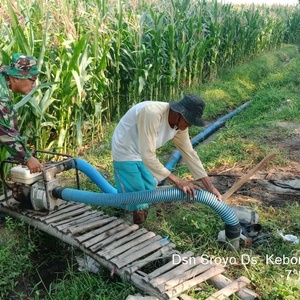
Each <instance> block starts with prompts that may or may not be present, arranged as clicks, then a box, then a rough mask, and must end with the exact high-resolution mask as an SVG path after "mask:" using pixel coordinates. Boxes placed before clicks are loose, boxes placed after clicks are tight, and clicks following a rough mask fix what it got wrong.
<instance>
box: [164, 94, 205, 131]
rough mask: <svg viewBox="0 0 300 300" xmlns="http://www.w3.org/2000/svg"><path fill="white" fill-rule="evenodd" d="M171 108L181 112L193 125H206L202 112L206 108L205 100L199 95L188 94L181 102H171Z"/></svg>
mask: <svg viewBox="0 0 300 300" xmlns="http://www.w3.org/2000/svg"><path fill="white" fill-rule="evenodd" d="M169 105H170V108H171V109H172V110H173V111H175V112H178V113H180V114H181V115H182V116H183V117H184V119H185V120H186V121H187V122H188V123H189V124H191V125H195V126H204V125H205V123H204V121H203V120H202V114H203V111H204V108H205V103H204V101H203V100H202V99H201V98H200V97H199V96H197V95H194V94H188V95H186V96H185V97H184V98H182V99H181V100H180V101H179V102H173V101H172V102H170V103H169Z"/></svg>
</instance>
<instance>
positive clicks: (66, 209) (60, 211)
mask: <svg viewBox="0 0 300 300" xmlns="http://www.w3.org/2000/svg"><path fill="white" fill-rule="evenodd" d="M82 207H88V206H87V205H85V204H83V203H79V204H73V203H70V204H68V205H66V206H63V207H60V208H59V209H58V210H55V211H49V214H48V215H47V216H45V217H42V218H39V220H40V221H45V220H47V219H51V218H53V217H56V216H60V215H64V214H66V213H69V212H70V211H74V210H77V209H79V208H82ZM89 209H90V207H89ZM45 223H47V222H45ZM48 223H49V222H48Z"/></svg>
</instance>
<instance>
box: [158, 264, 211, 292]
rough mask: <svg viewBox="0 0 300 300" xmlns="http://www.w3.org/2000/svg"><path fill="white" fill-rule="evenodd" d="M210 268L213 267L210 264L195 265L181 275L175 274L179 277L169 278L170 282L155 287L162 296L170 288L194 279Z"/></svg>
mask: <svg viewBox="0 0 300 300" xmlns="http://www.w3.org/2000/svg"><path fill="white" fill-rule="evenodd" d="M212 267H213V265H210V264H201V265H197V266H196V267H194V268H193V269H189V270H187V271H185V272H183V273H177V274H179V275H177V276H176V275H175V277H174V278H171V279H170V280H168V281H165V282H163V283H161V284H160V285H158V286H157V288H158V289H159V290H160V291H161V293H162V294H163V293H165V292H166V291H167V290H170V289H171V288H173V287H174V286H177V285H179V284H181V283H183V282H185V281H187V280H189V279H191V278H194V277H195V276H197V275H199V274H201V273H204V272H205V271H207V270H209V269H210V268H212ZM175 274H176V273H175ZM173 275H174V273H173Z"/></svg>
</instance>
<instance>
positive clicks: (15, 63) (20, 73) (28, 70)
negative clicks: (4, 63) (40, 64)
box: [5, 53, 42, 79]
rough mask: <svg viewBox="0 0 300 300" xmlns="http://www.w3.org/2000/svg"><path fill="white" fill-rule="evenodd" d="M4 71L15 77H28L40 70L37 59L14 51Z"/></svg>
mask: <svg viewBox="0 0 300 300" xmlns="http://www.w3.org/2000/svg"><path fill="white" fill-rule="evenodd" d="M5 73H6V74H8V75H10V76H12V77H15V78H19V79H29V78H31V77H32V76H37V75H39V74H41V73H42V72H41V71H39V70H38V68H37V59H36V58H35V57H33V56H29V55H25V54H22V53H14V54H13V56H12V59H11V64H10V66H9V67H8V68H7V69H6V70H5Z"/></svg>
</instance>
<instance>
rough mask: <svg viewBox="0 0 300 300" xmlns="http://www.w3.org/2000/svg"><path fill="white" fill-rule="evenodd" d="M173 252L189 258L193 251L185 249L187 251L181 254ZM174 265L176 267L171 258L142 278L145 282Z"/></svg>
mask: <svg viewBox="0 0 300 300" xmlns="http://www.w3.org/2000/svg"><path fill="white" fill-rule="evenodd" d="M174 254H176V255H179V257H180V258H181V259H182V258H183V257H184V258H189V257H191V256H193V255H194V252H192V251H187V252H185V253H183V254H181V253H174ZM175 267H176V265H175V264H174V262H173V261H172V260H171V261H170V262H168V263H167V264H165V265H163V266H161V267H160V268H158V269H156V270H154V271H153V272H151V273H149V274H148V276H147V277H145V278H144V279H143V280H145V282H146V281H150V280H152V279H153V278H155V277H158V276H159V275H161V274H163V273H165V272H167V271H169V270H171V269H173V268H175Z"/></svg>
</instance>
